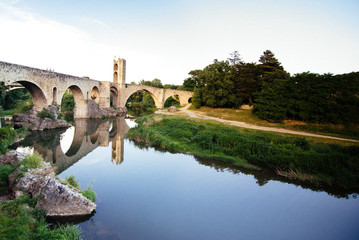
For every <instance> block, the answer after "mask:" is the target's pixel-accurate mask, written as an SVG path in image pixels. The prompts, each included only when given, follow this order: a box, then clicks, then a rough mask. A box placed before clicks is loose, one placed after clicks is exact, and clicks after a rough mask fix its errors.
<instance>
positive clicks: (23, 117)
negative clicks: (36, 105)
mask: <svg viewBox="0 0 359 240" xmlns="http://www.w3.org/2000/svg"><path fill="white" fill-rule="evenodd" d="M47 109H48V110H49V111H50V112H51V113H52V114H53V115H54V116H55V118H56V117H57V115H58V111H59V107H57V106H52V105H50V106H48V107H47ZM12 120H13V122H14V128H21V127H27V128H28V129H30V130H33V131H42V130H46V129H54V128H64V127H69V126H70V125H69V124H68V123H67V122H66V121H65V120H60V119H56V120H54V121H53V120H51V119H50V118H45V119H41V118H40V117H38V116H37V115H36V112H35V111H34V110H32V109H31V110H30V111H29V112H28V114H15V115H14V116H13V118H12Z"/></svg>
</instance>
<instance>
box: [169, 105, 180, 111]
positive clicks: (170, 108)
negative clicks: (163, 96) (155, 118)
mask: <svg viewBox="0 0 359 240" xmlns="http://www.w3.org/2000/svg"><path fill="white" fill-rule="evenodd" d="M167 111H169V112H177V111H178V109H177V108H176V107H175V106H171V107H169V108H168V110H167Z"/></svg>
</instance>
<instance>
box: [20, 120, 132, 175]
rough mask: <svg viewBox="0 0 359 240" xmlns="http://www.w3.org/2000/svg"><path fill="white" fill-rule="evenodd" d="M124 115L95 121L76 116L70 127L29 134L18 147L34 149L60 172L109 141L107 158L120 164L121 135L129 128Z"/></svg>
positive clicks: (123, 135)
mask: <svg viewBox="0 0 359 240" xmlns="http://www.w3.org/2000/svg"><path fill="white" fill-rule="evenodd" d="M126 121H128V120H126V119H125V118H124V117H120V118H116V119H110V120H99V119H76V120H75V122H74V127H72V128H70V129H57V130H48V131H43V132H39V133H34V134H31V135H30V136H28V137H26V139H25V140H24V141H23V142H22V143H21V147H28V146H32V147H33V149H34V151H36V152H38V153H39V154H40V155H42V156H43V158H44V160H45V161H47V162H50V163H51V164H52V166H53V167H55V169H56V173H57V174H60V173H61V172H63V171H64V170H66V169H67V168H69V167H70V166H71V165H73V164H74V163H76V162H77V161H78V160H80V159H81V158H83V157H84V156H86V155H87V154H88V153H90V152H92V151H93V150H94V149H96V148H97V147H108V146H109V144H111V151H112V153H111V161H112V162H113V163H114V164H117V165H119V164H121V163H122V162H123V157H124V137H125V134H126V133H127V131H128V130H129V129H130V127H129V125H128V124H127V122H126Z"/></svg>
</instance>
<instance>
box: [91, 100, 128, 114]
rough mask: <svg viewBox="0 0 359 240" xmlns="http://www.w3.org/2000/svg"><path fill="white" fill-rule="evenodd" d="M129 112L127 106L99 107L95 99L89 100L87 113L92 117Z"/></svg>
mask: <svg viewBox="0 0 359 240" xmlns="http://www.w3.org/2000/svg"><path fill="white" fill-rule="evenodd" d="M126 112H127V109H126V108H121V107H118V108H116V109H114V108H112V107H109V108H99V106H98V104H97V103H96V102H95V101H94V100H87V114H88V115H89V117H90V118H104V117H118V116H122V115H124V114H125V113H126Z"/></svg>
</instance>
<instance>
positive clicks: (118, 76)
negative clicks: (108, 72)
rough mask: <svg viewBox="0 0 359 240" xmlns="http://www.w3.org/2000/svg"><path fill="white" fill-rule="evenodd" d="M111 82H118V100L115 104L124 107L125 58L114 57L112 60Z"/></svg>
mask: <svg viewBox="0 0 359 240" xmlns="http://www.w3.org/2000/svg"><path fill="white" fill-rule="evenodd" d="M113 82H114V83H116V84H118V85H117V86H118V96H117V98H118V100H116V105H117V106H119V107H125V104H126V99H125V93H126V60H125V59H123V58H118V59H117V60H116V58H115V59H114V60H113Z"/></svg>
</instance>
